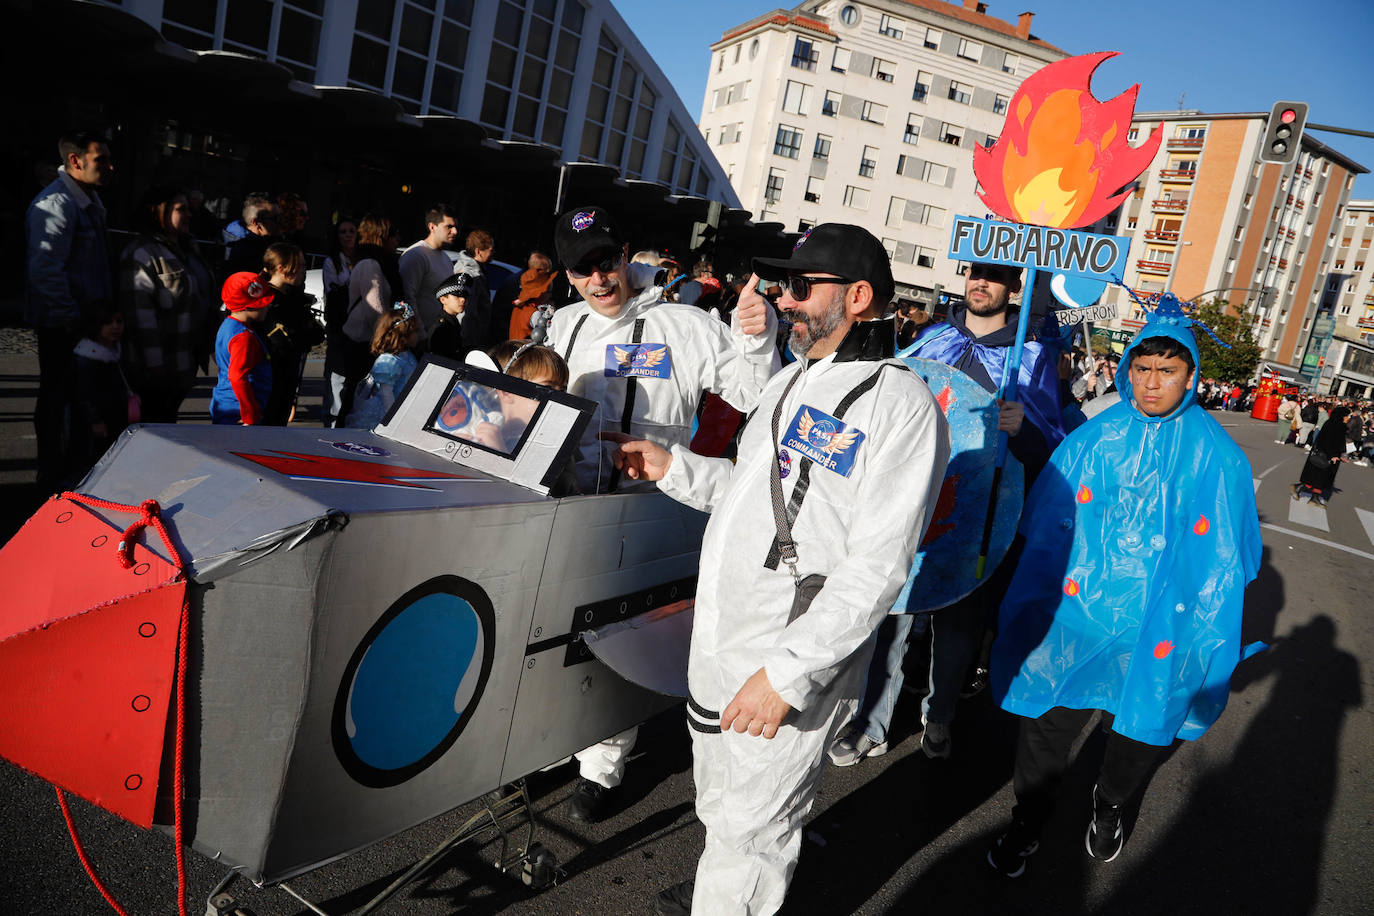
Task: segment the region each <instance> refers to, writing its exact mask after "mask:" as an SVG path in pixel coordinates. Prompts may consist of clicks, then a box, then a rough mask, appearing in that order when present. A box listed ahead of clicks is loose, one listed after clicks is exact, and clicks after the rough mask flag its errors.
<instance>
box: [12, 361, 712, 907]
mask: <svg viewBox="0 0 1374 916" xmlns="http://www.w3.org/2000/svg"><path fill="white" fill-rule="evenodd" d="M592 412H593V406H592V405H591V404H590V403H589V402H587V401H584V400H582V399H580V398H576V397H572V396H570V395H566V394H563V393H561V392H552V391H550V390H548V389H544V388H539V387H537V386H534V385H530V384H528V383H526V382H523V381H521V380H519V379H513V378H509V377H507V376H502V375H499V374H496V373H490V372H485V371H483V370H481V369H476V368H472V367H459V366H454V365H451V364H447V363H445V362H442V361H428V362H425V363H423V364H422V365H421V367H420V368H419V369H418V370H417V372H416V374H415V376H414V378H413V379H412V381H411V383H410V385H409V387H408V388H407V391H406V393H405V395H404V397H403V398H402V399H401V400H399V401H398V403H397V405H396V407H395V408H393V410H392V412H391V413H390V415H389V416H388V417H387V419H386V421H384V423H383V424H382V425H381V426H379V427H378V428H377V429H376V430H374V431H371V432H368V431H359V430H303V429H299V428H296V429H280V428H258V427H204V426H200V427H196V426H142V427H134V428H132V429H131V430H129V431H128V432H127V433H126V434H125V435H124V436H122V437H121V438H120V440H119V442H118V443H117V444H116V445H115V446H114V447H113V448H112V449H111V450H110V452H109V453H108V454H107V455H106V456H105V458H104V459H103V460H102V461H101V462H100V464H99V465H97V467H96V468H95V469H94V470H93V471H92V472H91V474H90V475H89V476H88V477H87V479H86V480H85V481H84V483H83V485H82V488H81V489H82V493H83V494H87V495H89V496H91V497H96V498H98V499H100V500H104V501H109V502H111V503H122V504H130V505H137V504H138V503H140V502H142V501H144V500H148V499H155V500H157V502H158V503H159V504H160V506H161V514H162V517H163V519H164V520H165V521H166V523H167V527H168V529H169V531H170V533H171V536H172V538H173V540H174V542H175V546H176V549H177V551H178V552H179V553H180V555H181V557H182V559H183V560H184V562H185V576H184V577H181V576H179V575H178V570H177V569H176V567H175V565H174V564H173V563H172V562H171V561H170V558H169V557H168V556H165V555H164V554H165V553H167V551H166V550H165V549H164V548H163V546H162V544H161V543H159V542H158V539H157V538H156V537H152V538H148V537H147V536H146V534H145V535H141V536H140V537H139V543H137V544H136V545H135V546H134V548H133V555H132V558H131V559H132V561H133V563H132V565H131V567H130V568H128V569H124V568H122V566H121V565H120V564H119V563H117V562H116V559H117V558H116V555H115V550H116V546H117V542H118V541H119V540H120V538H121V534H120V532H121V530H122V529H123V528H124V527H125V526H126V525H127V524H128V523H129V521H130V519H129V518H128V517H122V516H120V515H119V513H116V512H113V511H111V510H109V509H105V508H99V507H90V506H85V505H81V504H79V503H77V502H74V501H72V500H67V499H60V498H55V499H53V500H51V501H49V503H47V504H46V505H45V506H44V507H43V508H42V509H41V510H40V511H39V512H38V513H37V514H36V515H35V516H34V517H33V518H32V519H31V520H30V521H29V522H28V523H27V524H26V525H25V526H24V528H23V529H22V530H21V531H20V533H19V534H18V535H16V536H15V538H14V539H13V540H12V541H11V542H10V543H9V544H8V545H6V546H5V547H4V548H3V550H0V575H3V576H5V578H6V581H7V582H8V583H9V586H8V594H7V597H6V599H5V601H4V603H3V607H0V669H3V670H4V671H5V672H6V676H5V678H4V679H3V681H4V683H3V684H0V693H3V696H0V755H3V756H4V757H5V758H7V759H9V760H10V761H12V762H14V763H15V764H17V765H19V766H21V767H23V768H25V769H28V770H30V771H32V772H34V773H36V774H38V775H39V776H41V777H43V778H45V779H48V780H50V781H52V782H54V783H55V784H57V785H59V786H60V787H62V788H64V789H67V790H69V791H71V792H73V793H75V794H78V795H81V796H83V797H85V798H87V799H89V800H90V801H92V802H94V803H96V804H98V805H100V806H101V807H104V808H106V809H107V810H110V811H113V812H114V813H116V814H119V815H120V816H121V817H125V818H127V819H128V820H130V821H132V822H134V823H137V824H140V825H142V826H145V827H146V826H150V825H155V824H167V823H169V822H170V819H171V812H172V807H171V792H172V785H173V780H172V776H171V773H172V772H173V766H174V763H175V761H174V760H173V755H172V749H173V741H172V737H171V734H172V733H171V729H172V727H173V725H174V722H173V720H174V716H173V710H172V707H173V705H174V704H172V703H171V702H170V697H171V695H172V687H173V681H174V671H175V665H176V646H177V628H178V621H179V616H180V610H181V602H182V597H183V594H184V595H186V596H187V597H189V606H190V626H189V633H188V635H189V647H190V648H189V657H188V659H187V661H188V669H189V678H188V682H187V685H186V688H187V689H186V710H187V712H186V722H185V726H186V740H185V746H186V753H185V758H184V761H183V765H184V768H185V770H184V772H185V777H186V799H185V835H186V837H187V839H188V841H189V842H191V844H192V846H193V848H195V849H197V850H199V851H200V852H201V853H203V854H205V855H207V856H210V857H213V858H216V859H218V860H220V861H223V862H225V863H226V864H228V865H231V866H236V867H238V868H239V869H240V870H241V871H242V873H243V874H245V875H246V876H248V877H250V878H252V879H254V880H262V881H269V882H270V881H279V880H284V879H286V878H289V877H291V876H292V875H296V874H299V873H301V872H305V871H308V870H310V869H313V868H316V867H318V866H320V865H322V864H324V863H326V862H329V861H331V860H333V859H336V858H339V857H341V856H344V855H347V854H348V853H350V852H353V851H355V850H357V849H360V848H362V847H364V846H367V845H368V844H370V843H373V842H376V841H377V840H380V839H383V838H385V837H388V836H390V835H392V834H395V833H397V832H399V831H402V830H405V829H406V828H408V827H411V826H413V825H415V824H417V823H419V822H421V821H423V820H425V819H427V818H430V817H433V816H435V815H437V814H440V813H442V812H444V811H447V810H449V809H451V808H453V807H455V806H457V805H459V804H462V803H464V802H466V801H468V800H471V799H473V798H476V797H478V796H480V795H482V794H483V793H486V792H488V791H490V790H493V789H495V788H498V787H500V786H501V785H503V784H505V783H508V782H511V781H513V780H515V779H517V778H519V777H521V776H524V775H526V774H528V773H531V772H533V771H535V770H538V769H540V768H541V767H544V766H547V765H548V764H550V763H554V762H556V761H558V760H560V759H562V758H564V757H566V756H567V755H568V754H570V753H572V752H574V751H577V750H580V749H582V748H584V747H587V746H588V745H590V744H592V743H594V742H595V741H597V740H600V739H602V738H605V737H607V736H609V735H612V734H615V733H616V732H619V731H621V730H623V729H625V728H627V727H629V726H630V725H633V724H635V723H637V722H640V721H642V720H644V719H645V718H647V717H649V716H650V715H652V714H654V713H656V712H658V711H660V710H662V709H664V708H666V707H667V706H669V705H671V704H672V703H673V702H675V700H674V699H673V698H671V697H668V696H665V695H663V694H660V693H655V692H652V691H649V690H646V689H643V688H641V687H637V686H634V685H633V684H631V683H629V682H627V681H625V680H623V679H622V678H621V677H619V676H618V675H616V674H614V673H613V672H612V671H611V670H610V669H609V668H607V667H606V666H605V665H603V664H602V663H601V662H600V661H597V660H596V659H595V658H594V657H593V656H592V654H591V653H590V651H589V650H588V649H587V647H586V642H585V641H584V640H582V639H580V638H579V636H580V634H582V633H583V632H584V631H588V630H595V629H598V628H601V627H604V626H606V625H610V624H619V623H623V622H626V621H634V620H636V619H637V618H639V617H641V616H642V615H647V616H646V617H645V619H650V618H652V619H656V620H668V621H669V626H668V627H667V628H666V629H661V630H658V631H657V632H658V633H659V635H658V636H654V635H653V633H652V632H647V633H646V631H655V630H656V628H654V627H644V628H637V627H635V626H628V625H627V626H621V627H618V628H615V629H618V630H619V631H620V635H618V636H616V637H615V638H614V640H611V642H614V643H615V644H616V645H618V646H619V647H620V648H619V651H620V653H621V654H622V655H624V656H626V657H627V658H630V659H637V660H638V661H639V663H640V664H643V662H644V659H645V658H654V657H656V656H654V653H655V652H660V651H666V650H663V649H661V648H654V647H653V645H652V644H653V642H654V640H655V639H658V640H661V639H662V638H663V637H662V633H663V632H668V633H670V634H671V632H672V631H673V630H674V629H676V631H678V632H685V631H689V630H690V622H689V621H690V607H691V601H690V599H691V598H692V597H693V595H694V593H695V582H696V570H697V557H698V551H699V547H700V540H701V534H702V530H703V528H704V526H705V521H706V517H705V516H704V515H702V514H700V513H698V512H695V511H693V510H691V509H688V508H686V507H684V506H681V505H680V504H678V503H676V502H674V501H673V500H671V499H669V498H668V497H666V496H663V495H661V494H658V493H656V492H648V493H635V494H628V495H615V496H578V497H569V498H563V499H555V498H552V497H550V496H549V495H548V490H549V487H550V485H551V484H552V483H553V481H554V480H555V479H556V478H557V476H558V473H559V471H560V470H561V469H562V468H563V466H564V465H565V464H566V462H567V461H568V459H569V457H570V456H571V455H572V454H573V450H574V448H575V443H576V442H577V440H578V437H579V435H580V433H581V430H582V429H583V428H584V426H585V424H586V423H587V422H589V418H590V417H591V415H592ZM684 624H685V628H684ZM637 633H646V635H644V636H643V637H637V636H636V634H637ZM627 634H628V635H627ZM637 640H642V641H637ZM671 641H672V638H671V635H670V642H671ZM646 647H647V648H646ZM669 649H670V650H671V649H672V647H671V646H670V647H669ZM685 649H686V647H685V644H684V645H681V646H680V647H677V651H678V654H680V655H681V656H683V657H685ZM677 664H680V663H677ZM658 667H659V668H660V669H661V670H662V669H668V670H670V669H671V668H672V665H668V664H666V663H660V664H659V665H658ZM660 673H661V671H660ZM677 677H678V678H679V679H680V677H681V675H680V674H679V675H677ZM660 680H663V681H664V683H663V689H665V690H667V691H670V692H671V690H672V688H673V682H674V677H673V676H669V677H667V678H666V680H665V679H664V678H663V677H662V676H661V677H660Z"/></svg>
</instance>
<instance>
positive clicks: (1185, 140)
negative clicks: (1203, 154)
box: [1164, 137, 1207, 149]
mask: <svg viewBox="0 0 1374 916" xmlns="http://www.w3.org/2000/svg"><path fill="white" fill-rule="evenodd" d="M1164 142H1165V143H1166V144H1167V145H1168V147H1169V149H1202V144H1203V143H1205V142H1207V141H1206V140H1204V139H1203V138H1202V137H1172V138H1170V139H1169V140H1166V141H1164Z"/></svg>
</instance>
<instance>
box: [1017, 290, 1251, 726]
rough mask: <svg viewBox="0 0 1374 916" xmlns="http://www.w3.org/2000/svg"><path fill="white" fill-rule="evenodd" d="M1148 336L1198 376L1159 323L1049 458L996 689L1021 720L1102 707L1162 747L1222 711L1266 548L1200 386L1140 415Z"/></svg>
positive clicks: (1179, 324) (1175, 317) (1182, 320)
mask: <svg viewBox="0 0 1374 916" xmlns="http://www.w3.org/2000/svg"><path fill="white" fill-rule="evenodd" d="M1147 337H1172V338H1174V339H1175V340H1178V341H1180V342H1181V343H1183V344H1184V345H1185V346H1186V347H1187V348H1188V351H1189V352H1190V353H1191V354H1192V356H1193V365H1194V366H1198V365H1199V359H1198V352H1197V343H1196V341H1195V340H1194V338H1193V332H1192V329H1191V327H1190V322H1189V320H1188V318H1187V317H1186V316H1184V315H1183V314H1182V313H1181V312H1178V311H1177V310H1176V308H1168V309H1166V308H1161V309H1159V310H1157V311H1156V312H1155V313H1154V314H1152V315H1151V317H1150V319H1149V321H1148V322H1147V323H1146V325H1145V327H1144V328H1143V329H1142V330H1141V331H1140V333H1139V334H1137V335H1136V338H1135V339H1134V340H1133V341H1132V342H1131V345H1130V346H1129V347H1127V349H1126V352H1125V354H1124V355H1123V356H1122V359H1121V366H1120V369H1119V370H1118V372H1117V389H1118V390H1119V391H1120V392H1121V402H1120V403H1119V404H1116V405H1114V406H1112V407H1110V408H1108V409H1107V410H1105V411H1103V412H1102V413H1101V414H1098V415H1097V416H1096V417H1094V418H1092V419H1091V420H1089V421H1088V422H1087V423H1085V424H1084V425H1083V426H1081V427H1079V428H1078V429H1077V430H1075V431H1074V432H1073V433H1071V434H1070V435H1069V437H1068V438H1067V439H1066V440H1064V442H1063V444H1061V445H1060V446H1059V448H1058V449H1056V450H1055V452H1054V455H1053V456H1052V457H1051V458H1050V463H1049V466H1047V467H1046V468H1045V470H1044V472H1043V473H1042V474H1041V475H1040V478H1039V479H1038V480H1037V481H1036V483H1035V486H1034V487H1033V488H1032V489H1031V492H1030V495H1029V497H1028V498H1027V500H1026V508H1025V511H1024V513H1023V515H1022V523H1021V533H1022V534H1023V535H1024V536H1025V539H1026V544H1025V550H1024V552H1023V553H1022V555H1021V559H1020V563H1019V565H1018V566H1017V569H1016V573H1015V576H1014V577H1013V579H1012V582H1011V586H1010V588H1008V590H1007V598H1006V599H1005V600H1004V602H1003V604H1002V608H1001V614H1000V627H999V633H998V637H997V642H996V643H995V644H994V647H993V656H992V675H991V680H992V687H993V697H994V698H995V699H996V700H997V702H998V703H1000V704H1001V706H1002V708H1003V709H1006V710H1008V711H1010V712H1014V713H1017V714H1018V715H1022V716H1028V717H1037V716H1040V715H1042V714H1043V713H1045V712H1046V711H1048V710H1050V709H1052V708H1053V707H1055V706H1067V707H1070V708H1074V709H1102V710H1106V711H1107V712H1110V713H1112V714H1113V715H1114V716H1115V721H1114V723H1113V726H1112V727H1113V729H1114V730H1115V731H1117V732H1120V733H1121V734H1123V735H1125V736H1127V737H1128V738H1134V739H1135V740H1137V741H1143V742H1145V743H1147V744H1155V745H1167V744H1169V743H1170V742H1172V741H1173V739H1174V738H1176V737H1177V738H1185V739H1193V738H1197V737H1198V736H1200V735H1201V734H1202V733H1203V732H1205V731H1206V730H1207V728H1208V727H1209V726H1210V725H1211V724H1212V723H1213V722H1215V721H1216V719H1217V717H1218V716H1219V715H1221V711H1222V709H1224V708H1225V706H1226V698H1227V694H1228V692H1229V684H1230V678H1231V672H1232V671H1233V670H1234V668H1235V666H1236V664H1237V663H1238V662H1239V661H1240V660H1241V658H1242V657H1244V656H1246V655H1249V654H1250V652H1249V651H1248V650H1242V647H1241V644H1240V628H1241V604H1242V596H1243V592H1244V590H1245V586H1246V584H1247V583H1249V582H1250V581H1251V580H1252V579H1254V578H1255V574H1256V573H1257V572H1258V570H1259V563H1260V549H1261V544H1260V531H1259V518H1258V515H1257V514H1256V510H1255V495H1254V489H1253V485H1252V479H1251V470H1250V464H1249V462H1248V461H1247V460H1246V458H1245V456H1244V454H1243V453H1242V452H1241V450H1240V448H1239V447H1238V446H1237V445H1236V444H1235V442H1234V441H1233V440H1232V439H1231V437H1230V436H1229V435H1227V434H1226V432H1225V430H1223V429H1222V428H1221V427H1220V425H1218V424H1217V422H1216V421H1215V420H1213V419H1212V418H1211V417H1210V416H1208V415H1207V413H1206V412H1205V411H1204V410H1203V409H1202V408H1201V407H1200V406H1198V404H1197V400H1196V392H1197V376H1198V374H1199V373H1198V372H1196V371H1195V372H1194V373H1193V377H1192V380H1191V382H1190V386H1189V390H1188V392H1187V394H1186V395H1185V396H1184V399H1183V401H1182V403H1180V404H1179V406H1178V407H1177V408H1175V409H1174V411H1173V412H1172V413H1170V414H1168V415H1167V416H1163V417H1149V416H1146V415H1145V414H1143V413H1142V412H1140V410H1138V409H1137V408H1136V406H1135V403H1134V398H1133V394H1132V391H1131V382H1130V365H1131V356H1132V351H1133V350H1134V349H1135V348H1136V346H1137V345H1138V344H1139V343H1140V341H1141V340H1143V339H1145V338H1147ZM1255 648H1262V647H1261V646H1258V645H1257V646H1255Z"/></svg>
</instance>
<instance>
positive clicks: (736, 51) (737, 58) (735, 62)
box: [730, 44, 744, 64]
mask: <svg viewBox="0 0 1374 916" xmlns="http://www.w3.org/2000/svg"><path fill="white" fill-rule="evenodd" d="M743 47H744V45H743V44H737V45H735V57H734V59H733V60H731V61H730V62H731V63H732V64H737V63H739V52H740V49H741V48H743Z"/></svg>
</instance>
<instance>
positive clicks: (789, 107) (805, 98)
mask: <svg viewBox="0 0 1374 916" xmlns="http://www.w3.org/2000/svg"><path fill="white" fill-rule="evenodd" d="M810 108H811V87H810V86H808V85H806V84H805V83H798V82H797V81H795V80H788V81H787V88H785V89H784V90H783V93H782V110H783V111H786V112H789V113H791V114H799V115H804V114H808V113H809V111H810Z"/></svg>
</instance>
